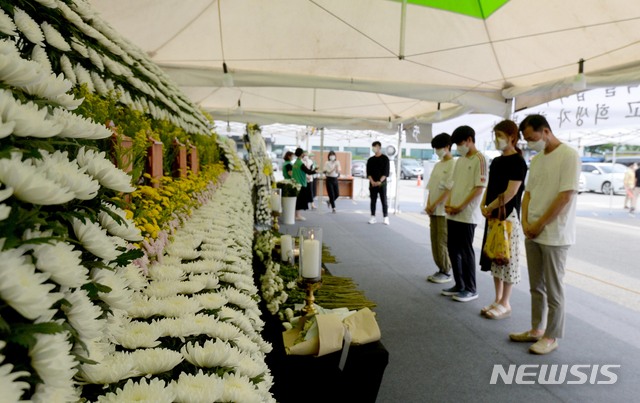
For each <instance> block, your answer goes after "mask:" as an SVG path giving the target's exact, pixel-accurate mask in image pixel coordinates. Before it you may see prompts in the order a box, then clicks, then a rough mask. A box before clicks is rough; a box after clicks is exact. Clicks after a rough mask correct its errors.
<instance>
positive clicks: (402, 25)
mask: <svg viewBox="0 0 640 403" xmlns="http://www.w3.org/2000/svg"><path fill="white" fill-rule="evenodd" d="M406 26H407V0H402V9H401V11H400V49H399V50H398V59H400V60H404V43H405V31H406Z"/></svg>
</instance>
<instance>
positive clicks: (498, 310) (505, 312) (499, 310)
mask: <svg viewBox="0 0 640 403" xmlns="http://www.w3.org/2000/svg"><path fill="white" fill-rule="evenodd" d="M485 316H486V317H487V318H489V319H504V318H508V317H509V316H511V309H509V308H506V307H505V306H504V305H501V304H496V306H495V307H494V308H493V309H491V310H489V311H487V313H486V314H485Z"/></svg>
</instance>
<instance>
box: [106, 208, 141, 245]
mask: <svg viewBox="0 0 640 403" xmlns="http://www.w3.org/2000/svg"><path fill="white" fill-rule="evenodd" d="M103 205H104V206H105V207H106V208H107V209H109V210H110V211H111V212H112V213H113V214H115V215H117V216H118V217H120V219H121V221H122V222H121V223H118V222H116V220H114V219H113V218H112V217H111V216H110V215H109V214H107V213H106V212H104V211H101V212H100V213H98V220H100V225H102V228H104V229H106V230H107V232H109V233H110V234H111V235H114V236H117V237H120V238H124V239H126V240H127V241H133V242H137V241H142V239H143V238H142V235H141V234H140V229H139V228H138V227H136V224H135V223H134V222H133V221H132V220H130V219H128V218H127V215H126V213H125V212H124V210H122V209H121V208H118V207H116V206H114V205H112V204H103Z"/></svg>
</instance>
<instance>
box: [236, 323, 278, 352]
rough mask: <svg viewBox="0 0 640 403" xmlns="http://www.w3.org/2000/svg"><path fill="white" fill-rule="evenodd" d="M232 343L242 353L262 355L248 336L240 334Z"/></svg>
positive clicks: (257, 346)
mask: <svg viewBox="0 0 640 403" xmlns="http://www.w3.org/2000/svg"><path fill="white" fill-rule="evenodd" d="M285 323H288V322H285ZM233 342H234V343H235V344H236V346H237V347H238V348H239V349H240V351H244V352H245V353H249V354H258V355H260V354H261V353H262V350H261V349H260V346H259V345H258V343H256V342H255V341H253V340H251V339H250V338H249V337H248V336H246V335H244V334H241V335H240V336H238V337H237V338H236V339H235V340H233Z"/></svg>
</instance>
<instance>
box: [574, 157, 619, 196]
mask: <svg viewBox="0 0 640 403" xmlns="http://www.w3.org/2000/svg"><path fill="white" fill-rule="evenodd" d="M626 170H627V167H625V166H624V165H622V164H612V163H608V162H589V163H583V164H582V173H583V174H584V177H585V179H586V181H587V184H586V191H588V192H600V193H604V194H611V193H624V192H625V190H624V183H623V180H624V173H625V172H626Z"/></svg>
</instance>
